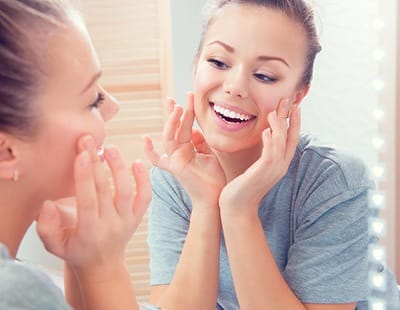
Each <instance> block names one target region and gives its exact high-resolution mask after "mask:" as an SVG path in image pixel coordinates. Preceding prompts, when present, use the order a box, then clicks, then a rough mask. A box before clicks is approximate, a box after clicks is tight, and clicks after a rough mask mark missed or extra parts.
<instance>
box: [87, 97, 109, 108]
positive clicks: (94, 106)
mask: <svg viewBox="0 0 400 310" xmlns="http://www.w3.org/2000/svg"><path fill="white" fill-rule="evenodd" d="M104 99H105V96H104V94H103V93H98V94H97V98H96V100H95V101H94V102H93V103H92V104H90V106H89V107H90V109H98V108H99V106H100V104H102V103H103V101H104Z"/></svg>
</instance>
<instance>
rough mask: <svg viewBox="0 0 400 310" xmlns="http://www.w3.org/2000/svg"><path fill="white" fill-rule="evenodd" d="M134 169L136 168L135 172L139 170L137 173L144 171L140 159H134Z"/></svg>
mask: <svg viewBox="0 0 400 310" xmlns="http://www.w3.org/2000/svg"><path fill="white" fill-rule="evenodd" d="M135 170H136V172H139V173H143V172H144V170H145V169H144V166H143V164H142V163H141V161H136V165H135Z"/></svg>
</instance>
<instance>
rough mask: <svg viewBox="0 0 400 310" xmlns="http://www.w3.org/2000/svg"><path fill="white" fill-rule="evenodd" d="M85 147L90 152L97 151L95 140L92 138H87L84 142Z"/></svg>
mask: <svg viewBox="0 0 400 310" xmlns="http://www.w3.org/2000/svg"><path fill="white" fill-rule="evenodd" d="M83 146H84V147H85V150H87V151H89V152H91V151H93V150H95V149H96V144H95V143H94V140H93V138H92V137H87V138H85V141H84V142H83Z"/></svg>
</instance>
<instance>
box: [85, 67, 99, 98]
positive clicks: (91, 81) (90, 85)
mask: <svg viewBox="0 0 400 310" xmlns="http://www.w3.org/2000/svg"><path fill="white" fill-rule="evenodd" d="M101 74H102V71H99V72H97V73H96V74H95V75H93V77H92V78H91V79H90V81H89V83H88V84H87V85H86V86H85V87H84V88H83V90H82V91H81V94H83V93H84V92H86V91H87V90H88V89H89V88H90V87H92V85H93V84H94V83H95V82H96V81H97V80H98V79H99V78H100V77H101Z"/></svg>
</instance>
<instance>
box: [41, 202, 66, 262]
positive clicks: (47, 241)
mask: <svg viewBox="0 0 400 310" xmlns="http://www.w3.org/2000/svg"><path fill="white" fill-rule="evenodd" d="M36 230H37V233H38V235H39V237H40V239H41V240H42V242H43V244H44V247H45V248H46V250H47V251H49V252H50V253H52V254H54V255H57V256H59V257H62V256H63V229H62V225H61V218H60V215H59V212H58V210H57V207H56V204H55V203H54V202H53V201H45V202H44V203H43V206H42V208H41V210H40V214H39V217H38V219H37V225H36Z"/></svg>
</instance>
